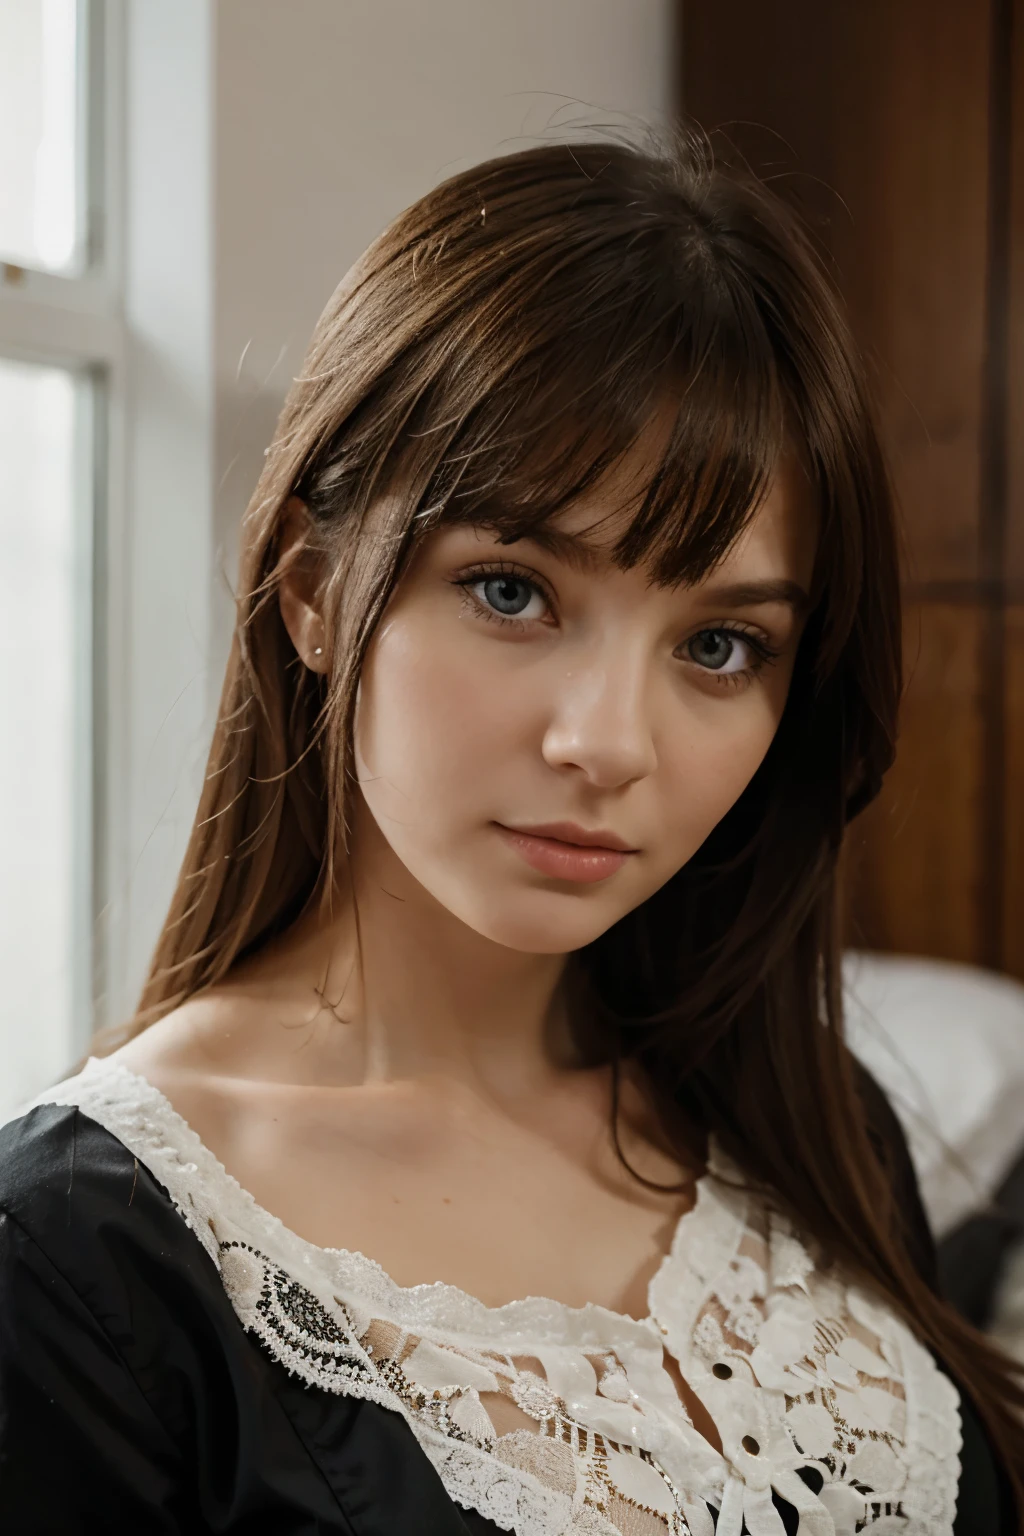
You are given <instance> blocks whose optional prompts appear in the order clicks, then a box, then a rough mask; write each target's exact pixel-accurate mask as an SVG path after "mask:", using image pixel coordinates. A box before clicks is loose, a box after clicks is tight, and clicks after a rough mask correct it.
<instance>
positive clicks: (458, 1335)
mask: <svg viewBox="0 0 1024 1536" xmlns="http://www.w3.org/2000/svg"><path fill="white" fill-rule="evenodd" d="M36 1102H38V1103H60V1104H77V1105H78V1106H79V1107H80V1108H81V1109H82V1111H83V1112H84V1113H85V1114H87V1115H89V1116H91V1117H92V1118H93V1119H95V1120H96V1121H98V1122H99V1124H101V1125H103V1126H104V1127H105V1128H106V1129H107V1130H109V1131H110V1132H111V1133H112V1134H113V1135H114V1136H116V1137H118V1139H119V1140H120V1141H121V1142H123V1144H124V1145H125V1146H126V1147H127V1148H128V1149H129V1151H131V1152H133V1153H134V1154H135V1155H136V1156H137V1157H138V1158H139V1160H140V1161H141V1162H142V1163H144V1164H145V1166H146V1167H148V1168H149V1170H150V1172H151V1173H152V1174H153V1175H154V1177H155V1178H156V1179H157V1180H158V1182H159V1183H161V1184H162V1185H163V1186H164V1187H165V1188H166V1189H167V1191H168V1193H169V1195H170V1196H171V1199H172V1200H173V1201H174V1204H175V1206H176V1207H177V1209H178V1210H179V1211H180V1213H181V1215H182V1216H183V1217H184V1219H185V1221H186V1222H187V1223H188V1225H189V1226H190V1227H191V1229H192V1230H193V1232H194V1233H195V1235H196V1236H197V1238H198V1239H199V1241H200V1242H201V1243H202V1244H203V1246H204V1247H205V1249H206V1250H207V1252H208V1253H209V1255H210V1257H211V1258H212V1259H213V1261H214V1263H215V1264H216V1265H217V1266H218V1268H219V1270H220V1273H221V1277H222V1279H223V1283H224V1287H225V1290H226V1292H227V1294H228V1296H229V1297H230V1300H231V1303H232V1305H233V1307H234V1309H235V1312H236V1313H237V1315H238V1317H239V1319H240V1321H241V1322H242V1324H243V1326H244V1327H245V1328H246V1329H247V1330H249V1332H251V1333H252V1334H253V1335H255V1337H256V1338H257V1339H259V1341H260V1342H261V1344H262V1345H263V1347H264V1348H266V1349H267V1350H268V1351H269V1352H270V1354H271V1355H273V1356H274V1357H275V1358H276V1359H277V1360H279V1361H281V1362H282V1363H283V1364H284V1365H285V1366H287V1368H288V1369H289V1370H290V1371H292V1372H293V1373H294V1374H295V1375H296V1376H298V1377H300V1378H301V1379H302V1380H303V1381H305V1382H306V1383H307V1384H308V1385H310V1386H311V1387H316V1388H319V1389H321V1390H322V1391H326V1392H335V1393H340V1394H344V1395H347V1396H352V1397H362V1398H368V1399H370V1400H372V1401H373V1402H376V1403H380V1404H381V1405H383V1406H384V1407H386V1408H390V1409H393V1410H394V1411H395V1412H398V1413H401V1414H402V1415H403V1416H404V1417H405V1418H406V1420H407V1421H408V1423H409V1424H410V1425H411V1427H412V1429H413V1432H414V1433H415V1434H416V1436H417V1438H418V1440H419V1442H420V1444H421V1445H422V1446H423V1449H424V1451H425V1452H426V1454H427V1456H428V1457H429V1458H430V1460H431V1462H432V1463H433V1465H434V1467H435V1468H436V1469H437V1472H438V1474H439V1475H440V1477H441V1480H442V1482H443V1484H444V1486H445V1488H446V1489H447V1491H448V1493H449V1495H450V1496H451V1498H452V1499H454V1500H455V1501H456V1503H458V1504H460V1505H462V1506H463V1507H465V1508H469V1509H475V1510H478V1511H479V1512H480V1513H481V1514H482V1515H486V1516H487V1517H488V1519H490V1520H492V1521H493V1522H494V1523H495V1524H496V1525H497V1526H499V1527H500V1528H501V1529H502V1530H505V1531H511V1532H514V1533H515V1536H569V1533H572V1536H714V1533H715V1524H714V1522H713V1521H712V1515H711V1511H712V1510H715V1511H717V1536H741V1531H742V1530H743V1527H744V1522H746V1529H747V1531H749V1533H750V1536H784V1531H783V1526H782V1522H781V1519H780V1517H779V1515H778V1512H777V1510H776V1509H775V1507H774V1505H773V1502H772V1491H773V1490H774V1491H775V1492H777V1493H778V1494H779V1495H780V1497H782V1498H783V1499H785V1500H787V1501H788V1502H789V1503H790V1504H791V1505H793V1506H794V1507H795V1508H796V1509H797V1510H798V1511H799V1532H800V1536H854V1533H857V1532H865V1533H867V1536H897V1533H898V1536H952V1529H953V1518H954V1513H955V1504H956V1492H957V1483H958V1480H959V1473H960V1465H959V1459H958V1456H959V1450H960V1414H959V1400H958V1397H957V1393H956V1389H955V1388H954V1386H953V1385H952V1383H951V1382H950V1381H949V1379H948V1377H946V1376H945V1375H943V1374H942V1373H941V1372H940V1371H939V1370H938V1369H937V1367H936V1365H935V1363H934V1362H933V1360H932V1358H931V1356H930V1355H929V1354H928V1352H927V1351H926V1350H925V1349H924V1348H923V1347H922V1346H921V1345H920V1344H919V1343H918V1342H917V1340H916V1339H915V1338H914V1336H913V1335H912V1334H911V1332H910V1331H909V1330H908V1329H907V1328H906V1326H905V1325H904V1324H903V1323H902V1322H901V1321H900V1320H899V1319H898V1318H897V1317H896V1316H895V1315H894V1314H893V1312H892V1311H891V1310H890V1309H889V1308H888V1306H886V1305H885V1304H883V1302H882V1301H881V1299H880V1298H878V1297H875V1296H872V1295H869V1294H868V1293H867V1292H866V1291H865V1290H863V1289H861V1288H859V1287H858V1286H856V1285H853V1284H850V1283H849V1282H848V1281H847V1280H846V1279H844V1277H843V1276H842V1274H840V1273H838V1272H836V1271H835V1270H834V1269H829V1268H824V1267H822V1266H821V1265H820V1264H816V1263H815V1261H814V1257H813V1249H812V1247H811V1245H809V1244H807V1243H806V1242H805V1241H803V1240H801V1238H800V1236H799V1235H798V1234H797V1233H796V1232H794V1231H793V1230H792V1228H791V1226H790V1225H789V1224H788V1223H787V1222H785V1221H783V1220H782V1219H781V1218H780V1217H779V1216H778V1215H777V1214H773V1213H771V1212H770V1211H768V1210H766V1209H764V1208H762V1207H761V1206H760V1204H758V1203H756V1202H754V1201H753V1200H752V1199H751V1198H750V1196H749V1195H748V1194H747V1193H746V1192H744V1191H742V1190H741V1189H738V1188H735V1187H733V1183H732V1182H731V1180H734V1179H735V1178H736V1172H735V1170H733V1169H730V1166H729V1164H728V1163H727V1161H726V1160H725V1159H724V1158H723V1157H722V1156H721V1154H720V1153H716V1154H715V1155H714V1156H713V1158H712V1163H711V1168H710V1170H709V1173H708V1175H707V1176H706V1177H705V1178H703V1179H702V1180H701V1181H700V1183H699V1186H698V1194H697V1201H696V1204H695V1206H694V1208H693V1210H692V1211H690V1212H688V1213H687V1214H686V1215H685V1216H683V1218H682V1219H681V1221H680V1223H679V1226H678V1228H677V1230H676V1234H675V1238H674V1241H673V1244H672V1249H671V1252H670V1253H669V1254H668V1255H667V1256H666V1257H665V1259H664V1261H663V1262H662V1264H661V1267H660V1268H659V1270H658V1272H657V1274H656V1275H655V1277H654V1279H653V1280H652V1282H651V1286H650V1292H649V1304H650V1315H649V1316H648V1317H647V1318H646V1319H644V1320H643V1321H642V1322H638V1321H636V1320H634V1319H632V1318H628V1317H623V1316H620V1315H618V1314H616V1313H614V1312H610V1311H608V1310H606V1309H605V1308H603V1307H596V1306H587V1307H582V1308H573V1307H568V1306H565V1305H563V1304H561V1303H558V1302H553V1301H547V1300H543V1299H541V1298H537V1297H530V1298H528V1299H527V1300H525V1301H517V1302H512V1303H510V1304H509V1305H507V1306H503V1307H496V1308H489V1307H485V1306H484V1305H483V1303H482V1302H479V1301H477V1300H476V1299H475V1298H473V1297H471V1296H468V1295H466V1294H465V1293H464V1292H462V1291H459V1290H457V1289H456V1288H454V1287H452V1286H448V1285H443V1284H436V1285H419V1286H413V1287H410V1288H403V1287H400V1286H397V1285H396V1284H395V1283H394V1282H393V1281H392V1280H391V1279H390V1278H389V1277H388V1276H387V1275H386V1274H385V1273H384V1271H383V1270H382V1269H381V1268H380V1266H379V1265H378V1264H375V1263H374V1262H373V1261H372V1260H371V1259H368V1258H366V1257H364V1256H363V1255H362V1254H359V1253H353V1252H349V1251H348V1250H345V1249H324V1248H317V1247H315V1246H314V1245H313V1244H311V1243H307V1242H305V1241H304V1240H303V1239H302V1238H300V1237H298V1236H297V1235H296V1234H295V1233H293V1232H290V1231H289V1230H288V1229H287V1228H286V1227H284V1226H283V1224H282V1223H281V1222H280V1221H279V1220H278V1219H277V1218H276V1217H274V1216H271V1215H270V1214H269V1213H268V1212H266V1211H264V1210H263V1209H262V1208H261V1207H259V1206H258V1205H257V1204H256V1202H255V1201H254V1200H253V1198H252V1197H251V1195H249V1194H247V1193H246V1191H245V1190H243V1189H242V1188H241V1186H240V1185H239V1184H238V1183H237V1181H236V1180H235V1179H233V1178H232V1177H231V1175H230V1174H228V1173H227V1171H226V1170H225V1169H224V1168H223V1167H222V1165H221V1164H220V1163H219V1162H218V1161H217V1159H216V1158H215V1157H214V1156H213V1154H212V1153H211V1152H210V1151H209V1150H208V1148H206V1147H205V1146H204V1145H203V1143H202V1142H201V1141H200V1140H199V1138H198V1136H196V1135H195V1133H194V1132H193V1131H192V1130H191V1129H190V1128H189V1126H188V1125H187V1124H186V1123H185V1121H184V1120H182V1119H181V1117H180V1116H179V1115H178V1114H177V1113H176V1112H175V1110H174V1109H173V1108H172V1107H171V1105H170V1104H169V1103H168V1101H167V1100H166V1099H165V1098H164V1097H163V1095H162V1094H160V1093H159V1092H158V1091H157V1090H156V1089H155V1088H153V1087H152V1086H151V1085H150V1084H149V1083H147V1082H146V1081H145V1080H144V1079H142V1078H139V1077H136V1076H135V1075H134V1074H132V1073H130V1072H128V1071H126V1070H125V1069H124V1068H123V1067H121V1066H119V1065H116V1064H114V1063H111V1062H109V1061H104V1060H99V1059H95V1058H94V1059H92V1060H90V1062H89V1063H88V1065H87V1066H86V1068H85V1069H84V1071H83V1072H82V1073H80V1074H79V1075H78V1076H77V1077H75V1078H72V1079H70V1080H69V1081H68V1082H66V1083H63V1084H61V1085H59V1086H58V1087H57V1088H55V1089H51V1090H50V1091H49V1092H47V1093H45V1094H43V1095H41V1096H40V1098H39V1100H37V1101H36ZM666 1353H668V1354H669V1355H671V1356H672V1357H673V1358H674V1360H675V1361H676V1363H677V1364H678V1367H679V1370H680V1372H681V1374H682V1376H683V1378H684V1380H685V1381H686V1382H687V1383H688V1384H689V1386H690V1387H691V1388H692V1389H693V1390H694V1392H696V1394H697V1396H698V1397H699V1398H700V1399H701V1401H702V1402H703V1403H704V1405H705V1406H706V1408H707V1409H708V1411H709V1412H710V1414H711V1417H712V1418H713V1420H714V1422H715V1424H716V1426H717V1428H718V1431H719V1434H720V1436H721V1440H722V1452H721V1453H719V1452H718V1451H716V1450H715V1449H714V1448H713V1447H712V1446H711V1445H710V1444H709V1442H708V1441H707V1440H705V1439H704V1438H703V1436H702V1435H700V1434H699V1433H698V1432H697V1430H696V1429H695V1428H694V1427H693V1424H692V1423H691V1422H690V1419H689V1416H688V1414H687V1412H686V1410H685V1408H684V1407H683V1405H682V1403H681V1402H680V1399H679V1397H678V1394H677V1392H676V1389H675V1386H674V1385H673V1382H672V1378H671V1376H670V1375H669V1373H668V1371H667V1370H666V1368H665V1355H666ZM801 1469H803V1471H804V1476H803V1477H801V1476H800V1475H799V1473H800V1470H801Z"/></svg>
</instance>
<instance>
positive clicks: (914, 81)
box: [682, 0, 1024, 976]
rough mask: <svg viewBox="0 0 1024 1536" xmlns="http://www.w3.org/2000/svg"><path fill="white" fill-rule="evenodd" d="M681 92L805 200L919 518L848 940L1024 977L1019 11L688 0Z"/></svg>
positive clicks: (891, 0)
mask: <svg viewBox="0 0 1024 1536" xmlns="http://www.w3.org/2000/svg"><path fill="white" fill-rule="evenodd" d="M682 22H683V25H682V98H683V106H684V109H685V111H686V112H687V113H688V114H689V115H690V116H691V117H693V118H695V119H696V120H697V121H698V122H699V123H701V124H702V125H703V126H704V127H705V128H706V129H707V130H709V131H714V130H720V131H721V133H722V135H724V138H725V139H726V140H727V141H728V142H729V143H730V144H731V145H732V146H734V147H735V149H736V150H738V151H739V152H741V153H743V154H744V155H745V156H746V158H747V159H748V161H749V162H750V163H751V164H752V165H753V166H754V167H755V168H756V169H757V170H759V171H760V172H761V174H763V175H766V176H768V177H770V178H772V180H773V184H774V185H775V186H776V188H777V189H778V190H780V191H782V192H783V193H784V194H785V195H786V196H788V197H790V198H791V199H793V200H794V201H795V202H796V203H797V204H798V205H799V206H800V207H801V210H802V211H803V212H804V214H805V216H806V217H807V218H808V219H809V221H810V222H811V224H812V226H813V227H814V229H815V230H816V232H817V233H818V235H819V238H820V239H821V240H822V242H823V243H824V245H825V246H826V248H827V250H828V252H829V255H830V257H831V260H832V262H833V263H834V266H835V269H836V272H837V277H838V281H839V284H840V287H841V288H842V290H843V293H844V295H845V297H846V300H847V303H848V305H849V308H850V313H851V319H852V322H853V326H854V330H855V332H856V333H857V335H858V338H859V340H860V342H861V345H862V346H863V347H864V349H865V351H866V353H867V356H868V359H869V366H870V367H871V369H872V372H873V374H874V380H875V387H876V392H877V396H878V399H879V403H880V414H881V419H882V425H883V432H884V435H885V439H886V444H887V448H888V452H889V457H890V462H891V464H892V467H893V472H894V478H895V482H896V488H897V495H898V498H899V502H900V506H901V510H902V515H903V522H904V527H905V542H906V560H905V584H904V586H905V602H906V630H905V644H906V658H907V690H906V697H905V703H904V710H903V723H902V732H901V739H900V745H899V751H898V756H897V762H896V765H895V767H894V768H893V770H892V772H891V774H890V775H889V778H888V780H887V782H886V786H885V789H884V791H883V794H882V796H881V797H880V799H879V801H878V802H877V803H876V804H875V805H874V806H872V807H871V808H870V809H869V810H868V811H867V812H866V813H865V815H864V816H863V817H861V818H860V820H859V821H858V822H857V823H855V824H854V827H853V828H852V830H851V835H850V840H849V841H850V848H849V853H850V858H849V883H850V893H849V894H850V910H851V921H850V939H851V942H854V943H857V944H860V945H864V946H870V947H873V948H879V949H887V950H899V951H904V952H911V953H918V954H927V955H938V956H945V957H948V958H950V959H959V960H967V961H973V962H975V963H978V964H983V965H990V966H995V967H998V968H1002V969H1007V970H1009V971H1011V972H1013V973H1015V974H1017V975H1021V976H1024V803H1022V802H1024V442H1022V433H1024V0H993V3H992V4H991V5H989V4H986V3H984V0H828V3H822V0H772V3H769V4H765V3H763V0H760V3H758V0H683V14H682Z"/></svg>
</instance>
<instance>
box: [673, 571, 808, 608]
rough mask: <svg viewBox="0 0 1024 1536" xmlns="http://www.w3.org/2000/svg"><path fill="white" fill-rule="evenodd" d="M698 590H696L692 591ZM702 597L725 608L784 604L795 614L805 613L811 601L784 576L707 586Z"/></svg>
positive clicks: (798, 584) (799, 587) (799, 586)
mask: <svg viewBox="0 0 1024 1536" xmlns="http://www.w3.org/2000/svg"><path fill="white" fill-rule="evenodd" d="M694 590H698V589H694ZM702 596H704V597H706V598H707V599H708V600H709V601H711V600H713V601H715V602H717V603H723V604H724V605H725V607H727V608H758V607H760V606H761V605H762V604H763V603H786V604H787V605H788V606H789V607H790V608H792V609H793V610H794V612H795V613H806V612H807V610H808V608H809V607H810V606H811V599H810V596H809V595H808V593H807V592H805V591H804V589H803V587H802V586H801V585H800V583H799V582H797V581H790V580H788V578H786V577H784V576H779V577H774V578H769V579H766V580H765V581H739V582H735V583H734V584H732V585H730V586H727V587H715V586H709V587H706V588H704V589H703V592H702Z"/></svg>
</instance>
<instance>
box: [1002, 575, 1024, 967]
mask: <svg viewBox="0 0 1024 1536" xmlns="http://www.w3.org/2000/svg"><path fill="white" fill-rule="evenodd" d="M1005 626H1006V627H1005V646H1006V650H1005V657H1006V759H1005V762H1006V783H1005V794H1006V800H1005V806H1006V811H1005V816H1004V836H1005V852H1004V860H1003V870H1004V903H1005V906H1004V926H1003V935H1004V937H1003V967H1004V969H1005V970H1007V971H1009V972H1010V974H1011V976H1019V977H1020V978H1021V979H1022V980H1024V604H1021V603H1015V604H1013V605H1012V606H1011V607H1009V608H1008V609H1007V610H1006V618H1005Z"/></svg>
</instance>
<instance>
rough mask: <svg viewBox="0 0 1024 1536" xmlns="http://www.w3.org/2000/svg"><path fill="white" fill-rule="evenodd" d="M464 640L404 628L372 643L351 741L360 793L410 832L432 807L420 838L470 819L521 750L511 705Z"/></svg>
mask: <svg viewBox="0 0 1024 1536" xmlns="http://www.w3.org/2000/svg"><path fill="white" fill-rule="evenodd" d="M462 640H463V636H462V635H461V633H457V634H456V635H455V637H454V641H455V643H452V640H451V639H450V638H449V637H448V636H446V635H445V634H444V633H443V632H442V633H440V634H436V635H431V634H430V633H429V632H428V633H424V629H423V626H422V625H417V626H416V627H415V628H414V627H413V626H412V625H411V624H408V625H407V624H404V623H403V622H401V621H400V620H399V621H396V622H394V623H391V624H388V625H387V626H386V628H385V629H383V630H382V632H381V633H380V634H379V635H378V636H377V637H376V639H375V641H374V644H373V646H372V648H371V651H370V654H369V655H368V656H367V659H366V663H365V665H364V668H363V673H362V678H361V681H360V690H359V708H358V711H357V717H356V734H355V742H356V766H357V771H358V775H359V779H360V782H361V784H362V789H363V794H364V796H365V797H366V799H367V802H368V803H369V804H370V806H371V809H372V810H373V811H374V814H375V815H377V816H378V817H379V818H381V819H385V818H387V819H389V820H394V821H396V822H400V823H402V825H403V826H406V827H408V829H409V830H412V822H413V818H412V817H411V816H410V814H409V812H410V810H411V809H412V808H414V807H416V808H427V807H429V816H426V815H420V817H419V820H418V825H419V827H420V828H421V829H423V830H426V829H427V828H429V827H430V826H437V825H439V824H440V823H441V822H443V821H445V820H448V819H450V816H451V815H457V814H458V812H459V811H460V810H461V811H463V812H465V811H466V810H469V809H470V808H471V806H472V803H473V800H474V798H475V799H477V800H478V799H479V798H480V790H481V787H482V786H486V785H487V783H488V782H489V781H490V780H491V778H492V777H493V774H494V773H495V772H496V771H497V770H498V769H499V768H500V765H501V763H502V762H503V761H507V760H508V757H509V754H510V753H511V752H512V751H513V749H514V747H515V745H516V743H518V744H519V746H520V747H521V745H522V740H523V730H524V723H523V722H522V721H520V720H519V719H518V717H517V715H516V712H515V709H514V707H513V703H512V700H511V698H509V697H508V696H506V695H505V694H504V693H503V691H502V690H501V689H500V688H496V686H495V678H494V673H493V670H488V669H486V668H484V667H481V666H474V665H473V658H472V656H471V655H469V654H467V653H468V650H469V648H467V647H466V646H465V644H464V643H463V644H459V643H458V642H459V641H462Z"/></svg>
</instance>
